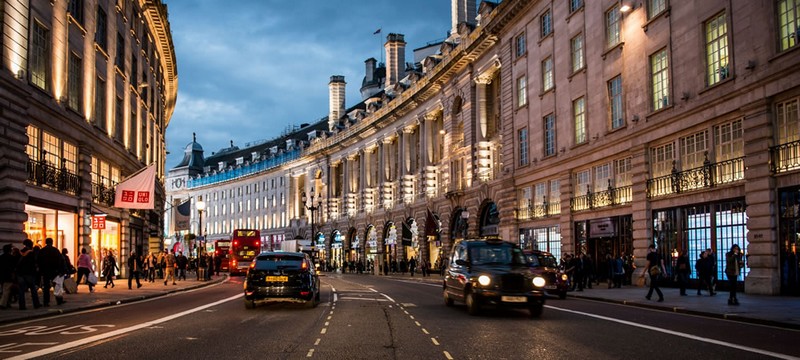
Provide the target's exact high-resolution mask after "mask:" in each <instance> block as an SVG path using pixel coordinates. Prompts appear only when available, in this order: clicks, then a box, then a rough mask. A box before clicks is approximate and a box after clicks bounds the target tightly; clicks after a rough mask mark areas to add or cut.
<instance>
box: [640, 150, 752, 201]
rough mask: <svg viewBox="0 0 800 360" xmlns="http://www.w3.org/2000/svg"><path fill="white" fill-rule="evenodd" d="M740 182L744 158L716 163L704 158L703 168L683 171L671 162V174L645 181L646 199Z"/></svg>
mask: <svg viewBox="0 0 800 360" xmlns="http://www.w3.org/2000/svg"><path fill="white" fill-rule="evenodd" d="M740 180H744V157H739V158H736V159H731V160H725V161H721V162H718V163H712V162H710V161H708V158H706V161H705V162H704V164H703V166H701V167H697V168H694V169H689V170H685V171H678V169H677V168H676V165H675V162H674V161H673V162H672V173H671V174H669V175H664V176H659V177H657V178H653V179H649V180H647V197H648V198H653V197H658V196H664V195H669V194H679V193H681V192H684V191H691V190H697V189H704V188H711V187H714V186H716V185H720V184H727V183H732V182H736V181H740Z"/></svg>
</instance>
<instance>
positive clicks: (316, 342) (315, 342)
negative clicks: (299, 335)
mask: <svg viewBox="0 0 800 360" xmlns="http://www.w3.org/2000/svg"><path fill="white" fill-rule="evenodd" d="M320 341H322V339H320V338H317V341H314V346H317V345H319V342H320Z"/></svg>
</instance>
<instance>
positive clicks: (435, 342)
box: [431, 338, 439, 346]
mask: <svg viewBox="0 0 800 360" xmlns="http://www.w3.org/2000/svg"><path fill="white" fill-rule="evenodd" d="M431 341H433V345H436V346H439V342H438V341H436V338H431Z"/></svg>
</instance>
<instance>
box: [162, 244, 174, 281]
mask: <svg viewBox="0 0 800 360" xmlns="http://www.w3.org/2000/svg"><path fill="white" fill-rule="evenodd" d="M164 252H165V253H167V254H166V255H165V256H164V285H167V281H169V279H170V278H172V285H177V283H175V250H174V249H173V250H172V253H169V252H167V250H164Z"/></svg>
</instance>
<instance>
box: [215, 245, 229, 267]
mask: <svg viewBox="0 0 800 360" xmlns="http://www.w3.org/2000/svg"><path fill="white" fill-rule="evenodd" d="M214 258H215V259H216V258H220V259H222V261H221V263H220V265H219V270H220V271H229V270H230V261H231V241H230V240H227V239H223V240H217V241H214Z"/></svg>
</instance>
